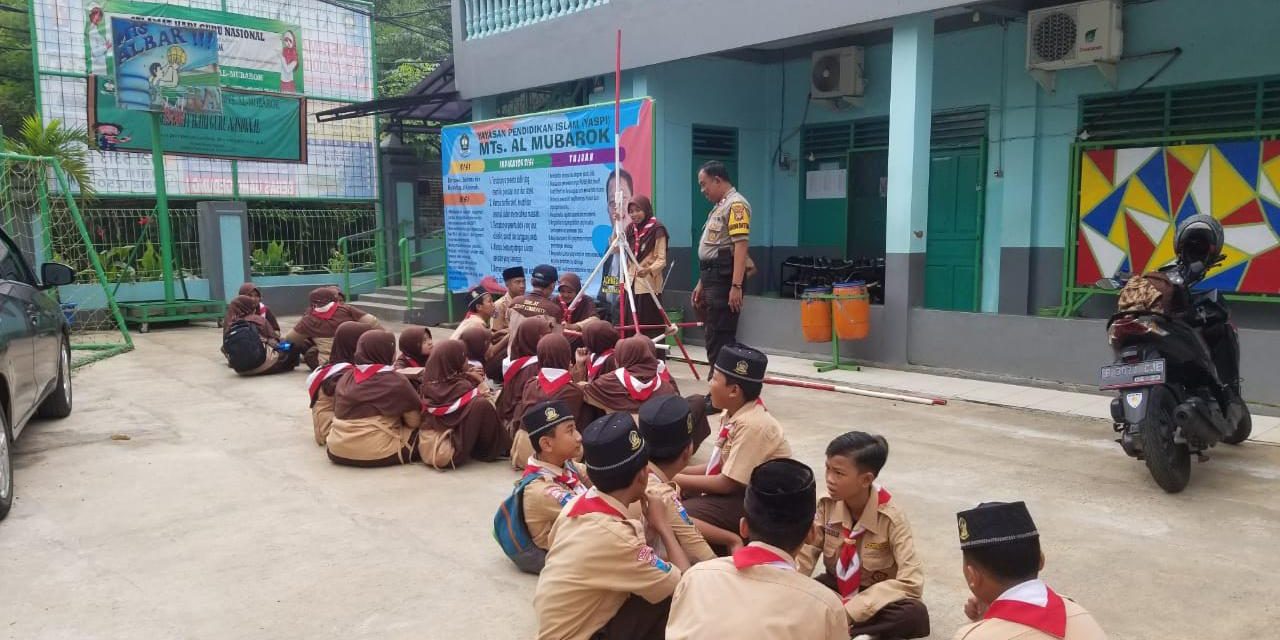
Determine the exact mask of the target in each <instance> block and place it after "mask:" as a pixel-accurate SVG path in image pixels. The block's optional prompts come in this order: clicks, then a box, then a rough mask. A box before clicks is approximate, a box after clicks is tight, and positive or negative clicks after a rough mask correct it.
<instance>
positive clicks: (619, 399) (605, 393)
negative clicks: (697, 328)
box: [584, 336, 678, 415]
mask: <svg viewBox="0 0 1280 640" xmlns="http://www.w3.org/2000/svg"><path fill="white" fill-rule="evenodd" d="M652 344H653V343H652V342H650V341H649V339H648V338H646V337H644V336H632V337H630V338H626V339H623V340H619V341H618V349H617V351H615V352H614V354H613V357H614V359H615V361H616V362H617V365H618V366H617V367H616V368H615V369H614V370H613V371H608V372H605V373H601V374H599V375H598V376H596V378H595V379H594V380H592V381H591V382H590V383H588V384H587V386H586V388H585V389H584V391H585V392H586V396H587V404H589V405H591V406H592V407H595V413H594V414H593V415H603V414H606V413H613V412H616V411H623V412H626V413H635V412H637V411H639V410H640V405H641V404H643V403H644V401H645V400H648V399H649V398H651V397H653V396H669V395H676V394H677V393H678V391H677V390H676V388H675V387H674V386H672V385H671V384H670V383H668V382H666V381H665V380H664V379H663V377H662V376H661V375H659V373H658V358H657V357H656V356H655V355H654V352H653V349H652V346H651V345H652Z"/></svg>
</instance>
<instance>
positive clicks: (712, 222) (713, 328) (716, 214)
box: [698, 187, 751, 362]
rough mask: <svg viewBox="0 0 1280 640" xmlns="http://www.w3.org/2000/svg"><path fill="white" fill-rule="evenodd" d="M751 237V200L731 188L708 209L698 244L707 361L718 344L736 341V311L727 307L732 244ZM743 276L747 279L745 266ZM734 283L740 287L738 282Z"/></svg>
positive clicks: (709, 360) (731, 283)
mask: <svg viewBox="0 0 1280 640" xmlns="http://www.w3.org/2000/svg"><path fill="white" fill-rule="evenodd" d="M750 236H751V203H749V202H747V199H746V198H744V197H742V194H741V193H738V190H737V189H734V188H732V187H731V188H730V189H729V193H727V194H725V196H724V198H722V199H721V200H720V202H718V203H716V206H715V207H714V208H712V209H711V213H710V214H709V215H708V216H707V222H706V224H704V225H703V227H702V240H701V241H700V242H699V243H698V266H699V273H700V276H701V280H702V307H703V308H704V310H705V311H706V317H705V318H704V324H703V327H704V329H705V331H706V342H707V361H708V362H715V361H716V354H718V353H720V348H721V347H723V346H724V345H727V344H732V343H734V342H737V340H738V338H737V336H738V312H736V311H734V310H732V309H730V308H729V292H730V291H731V290H732V289H733V288H734V287H733V285H734V284H735V283H734V282H733V244H734V243H735V242H747V241H748V239H749V238H750ZM743 278H746V272H745V269H744V271H743ZM736 284H737V285H738V286H739V287H741V286H742V283H741V282H739V283H736Z"/></svg>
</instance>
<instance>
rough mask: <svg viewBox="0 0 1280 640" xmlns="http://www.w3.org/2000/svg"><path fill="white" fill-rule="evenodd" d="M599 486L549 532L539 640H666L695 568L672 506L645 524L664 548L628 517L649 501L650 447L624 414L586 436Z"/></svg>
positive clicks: (539, 593) (537, 599) (537, 595)
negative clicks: (670, 513) (684, 583)
mask: <svg viewBox="0 0 1280 640" xmlns="http://www.w3.org/2000/svg"><path fill="white" fill-rule="evenodd" d="M582 449H583V456H584V458H585V461H586V465H587V473H588V474H589V475H590V476H591V481H592V483H593V484H594V486H593V487H592V488H591V489H589V490H587V492H586V493H584V494H582V495H580V496H578V497H576V498H573V499H572V500H570V501H569V503H568V504H567V505H565V507H564V511H563V512H562V513H561V514H560V517H559V518H557V519H556V522H555V524H554V525H553V526H552V527H551V548H550V549H549V550H548V551H547V561H546V565H545V566H544V567H543V569H542V573H541V574H540V575H539V576H538V587H537V589H536V590H535V591H534V595H533V608H534V610H535V611H536V613H537V616H538V636H537V637H538V638H539V640H589V639H592V638H607V639H608V640H629V639H631V638H640V639H649V638H652V639H654V640H661V638H662V637H663V630H664V628H665V627H666V624H667V611H668V609H669V608H670V606H671V594H672V593H674V592H675V590H676V584H677V583H679V582H680V573H681V571H683V570H685V569H688V568H689V560H688V557H687V556H686V555H685V553H684V550H683V549H682V548H681V547H680V542H679V540H677V539H676V536H675V533H674V532H672V530H671V525H670V524H668V520H667V513H666V505H665V504H663V503H662V502H659V501H656V500H655V501H651V502H647V504H646V514H645V517H646V519H647V520H648V521H649V526H650V527H651V528H652V529H653V530H655V531H656V532H657V534H658V537H659V539H661V541H662V543H663V545H665V546H666V548H667V552H668V554H669V555H668V557H667V558H666V559H664V558H662V557H660V556H659V555H658V554H657V553H656V552H655V551H654V550H653V548H651V547H649V546H648V545H647V544H646V543H645V525H644V524H642V523H641V522H639V521H637V520H634V519H630V518H628V517H627V516H626V513H627V509H628V507H629V506H630V505H631V504H632V503H634V502H637V501H640V500H643V499H644V494H645V489H646V488H647V487H648V482H649V467H648V465H649V447H648V445H647V444H646V443H645V440H644V437H643V436H641V435H640V430H639V429H637V428H636V424H635V421H634V420H632V419H631V416H630V415H628V414H625V413H614V414H610V415H607V416H604V417H602V418H600V419H598V420H596V421H595V422H592V423H591V424H590V425H588V426H587V429H586V431H585V432H583V434H582Z"/></svg>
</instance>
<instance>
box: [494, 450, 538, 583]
mask: <svg viewBox="0 0 1280 640" xmlns="http://www.w3.org/2000/svg"><path fill="white" fill-rule="evenodd" d="M537 478H538V474H536V473H531V474H529V475H526V476H524V477H523V478H520V481H519V482H517V483H516V488H515V490H513V491H512V492H511V495H510V496H508V497H507V499H506V500H503V501H502V504H501V505H499V506H498V513H496V514H494V516H493V539H494V540H497V541H498V546H500V547H502V551H503V552H504V553H506V554H507V557H508V558H511V561H512V562H514V563H515V565H516V568H517V569H519V570H521V571H523V572H525V573H532V574H534V575H537V574H539V573H542V565H543V564H545V563H546V561H547V552H546V551H545V550H543V549H539V548H538V547H537V545H535V544H533V536H531V535H529V527H528V525H526V524H525V522H524V488H525V487H527V486H529V483H530V482H533V481H534V480H536V479H537Z"/></svg>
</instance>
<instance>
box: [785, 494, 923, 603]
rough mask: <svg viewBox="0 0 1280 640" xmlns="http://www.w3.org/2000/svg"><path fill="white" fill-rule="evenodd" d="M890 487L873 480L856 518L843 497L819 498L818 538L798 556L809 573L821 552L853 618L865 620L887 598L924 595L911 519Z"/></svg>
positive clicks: (803, 569)
mask: <svg viewBox="0 0 1280 640" xmlns="http://www.w3.org/2000/svg"><path fill="white" fill-rule="evenodd" d="M891 498H892V496H890V495H889V492H888V491H885V490H884V489H881V488H879V487H876V486H874V485H873V487H872V494H871V498H870V499H869V500H867V506H866V507H864V508H863V510H862V513H861V514H859V515H858V519H857V521H856V522H855V521H854V519H853V514H851V513H850V512H849V506H848V505H846V504H845V503H844V501H843V500H833V499H832V498H819V499H818V513H817V516H815V518H814V520H815V521H816V522H817V524H818V526H819V527H820V529H819V532H818V534H819V536H821V538H820V539H819V540H818V541H817V544H816V545H808V544H806V545H805V546H804V549H803V550H802V551H801V552H800V556H799V558H797V561H798V563H799V565H800V572H801V573H803V574H804V575H806V576H807V575H811V574H812V572H813V565H814V564H815V562H816V561H817V559H818V556H819V555H821V556H822V562H823V564H824V565H826V569H827V573H828V574H829V575H831V576H832V577H833V578H835V579H836V586H837V590H838V595H840V596H841V599H842V600H844V610H845V612H846V613H847V614H849V619H850V620H852V621H853V622H858V623H861V622H866V621H867V620H870V619H871V617H872V616H874V615H875V614H876V613H878V612H879V611H880V610H881V609H883V608H884V607H885V605H888V604H889V603H891V602H896V601H898V600H903V599H906V598H912V599H915V600H919V599H921V598H922V597H923V595H924V572H923V570H922V569H921V565H920V559H919V558H918V557H916V550H915V541H914V539H913V537H912V535H911V525H910V523H908V522H907V518H906V516H905V515H903V513H902V511H900V510H899V509H898V506H897V505H896V504H895V503H894V502H893V501H892V499H891Z"/></svg>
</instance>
